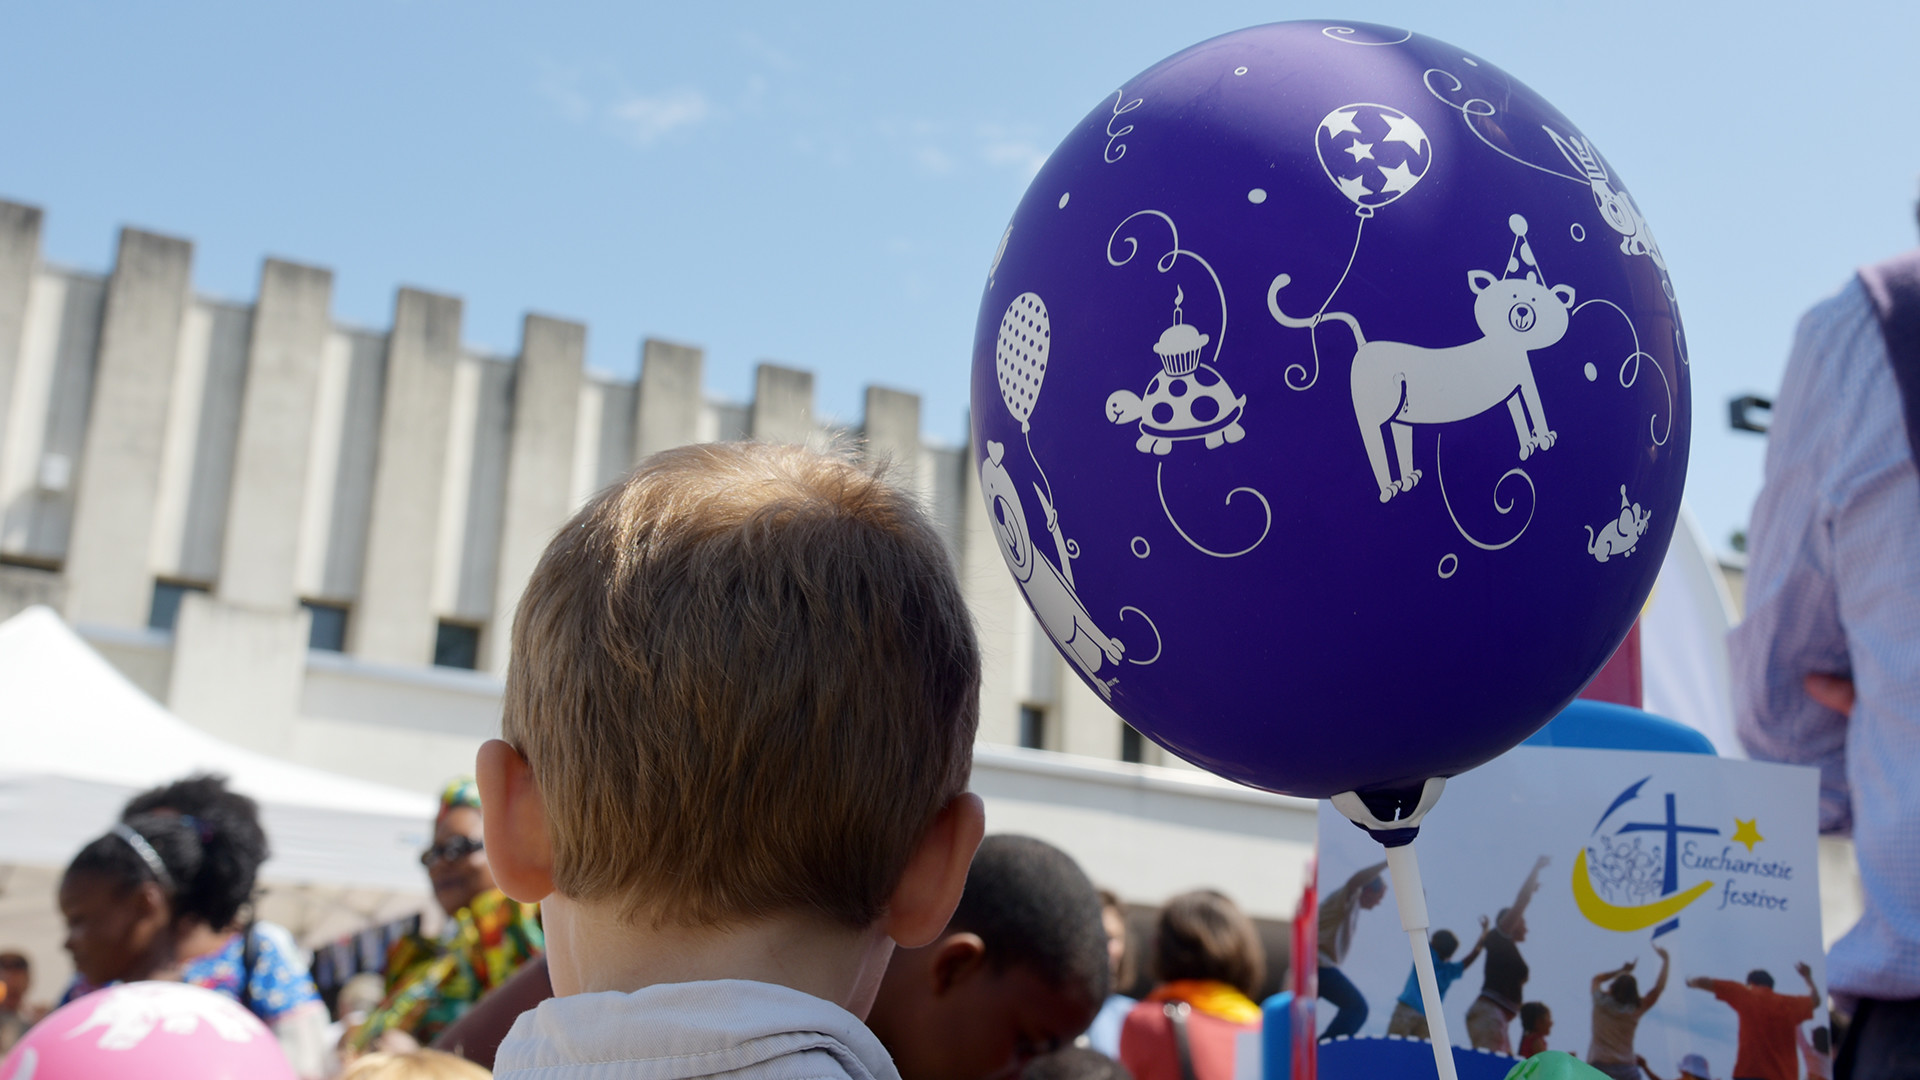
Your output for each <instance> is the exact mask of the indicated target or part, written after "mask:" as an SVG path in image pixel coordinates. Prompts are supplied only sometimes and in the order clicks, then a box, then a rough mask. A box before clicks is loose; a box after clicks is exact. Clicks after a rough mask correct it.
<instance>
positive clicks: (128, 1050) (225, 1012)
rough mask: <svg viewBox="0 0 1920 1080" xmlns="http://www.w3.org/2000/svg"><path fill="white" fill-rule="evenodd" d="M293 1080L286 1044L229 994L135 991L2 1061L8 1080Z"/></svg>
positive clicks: (84, 1004)
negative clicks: (129, 1079)
mask: <svg viewBox="0 0 1920 1080" xmlns="http://www.w3.org/2000/svg"><path fill="white" fill-rule="evenodd" d="M135 1076H137V1077H141V1078H142V1080H293V1077H294V1073H293V1067H292V1066H291V1065H289V1064H288V1063H287V1058H286V1055H285V1054H283V1053H281V1052H280V1043H279V1042H278V1041H277V1040H276V1039H275V1038H274V1037H273V1032H271V1031H269V1030H267V1026H266V1025H265V1024H262V1023H261V1022H260V1021H259V1020H258V1019H257V1018H255V1017H254V1015H253V1014H252V1013H250V1012H248V1011H247V1010H245V1009H243V1008H241V1007H240V1005H239V1003H238V1002H236V1001H234V1000H233V999H232V998H229V997H227V996H225V995H223V994H217V993H215V992H213V991H212V990H205V989H202V988H200V987H198V986H189V985H187V984H185V983H162V982H143V983H128V984H126V985H124V986H116V987H113V988H111V989H108V990H102V991H100V992H99V993H96V994H89V995H87V996H86V997H83V998H81V999H79V1000H78V1001H75V1002H72V1003H70V1004H68V1005H65V1006H63V1007H62V1008H60V1009H59V1010H58V1011H56V1012H55V1013H54V1014H53V1015H51V1016H49V1017H47V1018H46V1019H45V1020H42V1021H40V1022H39V1023H38V1024H36V1025H34V1027H33V1029H32V1030H31V1031H29V1032H27V1034H26V1037H24V1038H22V1039H21V1040H20V1041H19V1042H18V1043H16V1044H15V1045H14V1048H13V1052H12V1053H10V1054H8V1055H7V1058H6V1060H5V1061H0V1080H119V1078H122V1077H135Z"/></svg>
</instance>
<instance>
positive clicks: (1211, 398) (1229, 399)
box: [1107, 287, 1247, 455]
mask: <svg viewBox="0 0 1920 1080" xmlns="http://www.w3.org/2000/svg"><path fill="white" fill-rule="evenodd" d="M1185 298H1186V294H1185V292H1184V291H1183V290H1181V289H1179V288H1177V287H1176V288H1175V289H1174V295H1173V325H1172V326H1169V327H1167V328H1166V329H1165V330H1164V331H1162V332H1161V334H1160V340H1158V341H1156V342H1154V344H1153V351H1154V354H1155V355H1157V356H1158V357H1159V358H1160V371H1159V373H1158V374H1156V375H1154V377H1153V381H1152V382H1150V383H1148V384H1147V392H1146V394H1145V395H1144V396H1143V395H1139V394H1135V393H1134V392H1133V391H1131V390H1115V391H1114V392H1113V394H1112V395H1111V396H1109V397H1108V398H1107V419H1108V420H1111V421H1113V422H1114V423H1116V424H1125V423H1130V422H1133V421H1139V424H1140V438H1139V441H1137V442H1135V443H1134V448H1135V449H1137V450H1139V451H1140V452H1141V453H1143V454H1145V453H1154V454H1161V455H1165V454H1168V453H1171V452H1172V451H1173V444H1174V443H1175V442H1176V441H1179V440H1181V439H1201V440H1204V443H1205V445H1206V448H1207V449H1209V450H1215V449H1218V448H1220V447H1221V446H1224V445H1225V444H1227V443H1236V442H1239V441H1240V440H1241V439H1244V438H1246V435H1247V432H1246V429H1245V428H1243V427H1241V426H1240V417H1241V414H1243V413H1245V412H1246V409H1247V399H1246V398H1244V397H1234V396H1233V390H1232V389H1231V388H1230V387H1228V386H1227V381H1226V379H1224V378H1222V377H1221V375H1220V373H1219V372H1218V371H1215V370H1214V369H1213V368H1212V367H1209V366H1208V365H1206V364H1203V363H1201V362H1200V353H1201V352H1202V350H1204V349H1205V348H1206V347H1207V342H1208V341H1210V340H1211V338H1209V337H1208V336H1207V335H1206V334H1203V333H1201V332H1200V331H1198V330H1196V329H1194V328H1193V327H1192V326H1190V325H1188V324H1187V323H1185V322H1183V321H1182V320H1181V313H1180V302H1181V301H1182V300H1184V299H1185Z"/></svg>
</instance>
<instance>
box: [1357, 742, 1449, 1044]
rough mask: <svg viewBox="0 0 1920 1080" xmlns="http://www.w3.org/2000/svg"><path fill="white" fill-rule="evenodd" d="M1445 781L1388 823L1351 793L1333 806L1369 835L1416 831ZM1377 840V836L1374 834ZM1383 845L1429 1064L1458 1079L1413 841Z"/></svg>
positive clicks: (1432, 782)
mask: <svg viewBox="0 0 1920 1080" xmlns="http://www.w3.org/2000/svg"><path fill="white" fill-rule="evenodd" d="M1446 786H1447V782H1446V781H1445V780H1444V779H1442V778H1440V777H1434V778H1433V779H1431V780H1428V781H1427V782H1426V785H1425V786H1424V787H1422V788H1421V791H1420V802H1419V805H1417V806H1415V807H1414V809H1413V812H1412V813H1410V814H1407V815H1406V816H1404V817H1397V818H1395V819H1393V820H1392V821H1382V820H1380V819H1379V818H1378V817H1376V816H1375V815H1374V813H1373V811H1372V810H1370V809H1368V808H1367V804H1366V803H1364V802H1362V801H1361V799H1360V796H1359V794H1358V793H1356V792H1352V791H1347V792H1342V793H1340V794H1338V795H1335V796H1334V797H1333V798H1332V799H1331V800H1329V801H1330V802H1332V803H1333V808H1334V809H1336V810H1338V811H1340V812H1341V813H1342V814H1345V815H1346V816H1347V818H1348V819H1349V820H1351V821H1352V822H1353V823H1354V824H1356V825H1359V826H1360V827H1361V828H1363V829H1366V830H1367V832H1368V833H1369V834H1378V833H1394V832H1404V831H1411V830H1417V829H1418V828H1419V827H1420V820H1421V819H1422V818H1424V817H1426V816H1427V811H1429V810H1432V809H1433V804H1434V803H1436V802H1439V801H1440V793H1441V791H1443V790H1444V789H1445V788H1446ZM1375 838H1376V839H1378V836H1377V835H1376V836H1375ZM1401 840H1402V842H1401V843H1398V844H1394V845H1390V846H1388V847H1387V874H1388V876H1389V877H1391V878H1392V879H1393V895H1394V899H1395V901H1396V902H1397V903H1398V904H1399V907H1400V928H1401V929H1402V930H1405V931H1406V932H1407V944H1408V945H1409V946H1411V947H1412V949H1413V970H1414V974H1415V976H1416V977H1417V978H1418V979H1419V982H1420V1001H1421V1003H1422V1004H1423V1005H1424V1006H1426V1013H1427V1037H1428V1041H1429V1042H1430V1043H1431V1044H1432V1046H1433V1066H1434V1069H1435V1070H1437V1071H1438V1072H1439V1074H1440V1080H1459V1074H1458V1073H1457V1072H1455V1071H1454V1067H1453V1040H1452V1039H1451V1038H1450V1037H1449V1036H1448V1035H1447V1015H1446V1013H1444V1012H1442V1011H1441V1010H1440V980H1439V979H1438V978H1436V977H1435V976H1434V973H1433V949H1432V947H1431V946H1429V945H1428V943H1427V926H1428V922H1427V891H1426V888H1425V886H1423V885H1422V884H1421V883H1420V860H1419V859H1418V858H1417V857H1416V856H1415V855H1414V853H1413V841H1412V840H1411V839H1407V838H1401Z"/></svg>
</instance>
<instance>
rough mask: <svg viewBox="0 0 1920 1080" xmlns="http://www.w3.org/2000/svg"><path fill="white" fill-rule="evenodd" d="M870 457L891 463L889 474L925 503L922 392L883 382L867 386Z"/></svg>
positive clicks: (866, 429) (865, 422)
mask: <svg viewBox="0 0 1920 1080" xmlns="http://www.w3.org/2000/svg"><path fill="white" fill-rule="evenodd" d="M860 426H861V428H862V430H863V431H864V432H865V433H866V445H867V457H869V458H870V459H872V460H874V461H884V462H887V463H888V464H889V469H888V472H887V476H888V478H889V479H890V480H892V481H893V482H894V484H895V485H897V486H899V487H901V488H904V489H905V490H907V491H911V492H913V493H914V495H915V496H917V497H919V499H920V500H921V502H922V503H923V504H924V503H925V502H926V498H927V484H926V482H925V479H924V478H923V477H922V476H921V475H920V395H919V394H909V393H906V392H904V391H900V390H889V389H887V388H886V387H883V386H869V387H867V408H866V418H865V419H864V420H863V421H862V422H861V425H860Z"/></svg>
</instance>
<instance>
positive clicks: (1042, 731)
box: [1020, 705, 1047, 750]
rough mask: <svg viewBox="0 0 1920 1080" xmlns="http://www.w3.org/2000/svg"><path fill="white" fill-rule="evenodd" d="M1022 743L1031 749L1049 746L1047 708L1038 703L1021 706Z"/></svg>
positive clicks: (1041, 748)
mask: <svg viewBox="0 0 1920 1080" xmlns="http://www.w3.org/2000/svg"><path fill="white" fill-rule="evenodd" d="M1020 745H1021V746H1024V747H1026V748H1027V749H1029V750H1044V749H1046V747H1047V710H1045V709H1042V708H1040V707H1039V706H1037V705H1022V706H1020Z"/></svg>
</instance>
